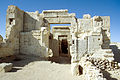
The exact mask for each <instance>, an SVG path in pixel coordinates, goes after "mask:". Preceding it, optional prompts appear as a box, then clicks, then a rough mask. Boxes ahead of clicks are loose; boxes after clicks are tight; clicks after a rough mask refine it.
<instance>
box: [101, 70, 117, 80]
mask: <svg viewBox="0 0 120 80" xmlns="http://www.w3.org/2000/svg"><path fill="white" fill-rule="evenodd" d="M101 71H102V70H101ZM102 73H103V77H104V78H106V79H107V80H118V79H116V78H112V77H111V74H110V73H109V72H107V71H102Z"/></svg>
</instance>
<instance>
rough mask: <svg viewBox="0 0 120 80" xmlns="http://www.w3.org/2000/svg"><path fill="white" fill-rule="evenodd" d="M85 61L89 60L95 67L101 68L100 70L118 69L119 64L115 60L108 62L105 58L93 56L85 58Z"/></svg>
mask: <svg viewBox="0 0 120 80" xmlns="http://www.w3.org/2000/svg"><path fill="white" fill-rule="evenodd" d="M86 60H87V61H90V62H91V63H92V64H93V65H94V66H96V67H97V68H99V69H101V70H109V71H110V70H115V69H119V68H120V67H119V65H118V63H117V62H114V61H112V62H110V61H109V60H107V59H104V60H102V59H100V58H99V59H95V58H91V57H89V58H87V59H86Z"/></svg>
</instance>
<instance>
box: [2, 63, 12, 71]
mask: <svg viewBox="0 0 120 80" xmlns="http://www.w3.org/2000/svg"><path fill="white" fill-rule="evenodd" d="M12 66H13V64H12V63H1V64H0V71H2V70H4V71H5V72H8V71H11V69H12Z"/></svg>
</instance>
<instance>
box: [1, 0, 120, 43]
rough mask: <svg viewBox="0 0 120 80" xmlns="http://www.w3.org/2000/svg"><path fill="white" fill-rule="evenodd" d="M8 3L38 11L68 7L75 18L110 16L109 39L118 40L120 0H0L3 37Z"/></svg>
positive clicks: (23, 8) (119, 32) (25, 9)
mask: <svg viewBox="0 0 120 80" xmlns="http://www.w3.org/2000/svg"><path fill="white" fill-rule="evenodd" d="M9 5H16V6H18V7H19V8H20V9H22V10H24V11H29V12H31V11H33V12H34V11H36V10H38V11H39V12H40V13H41V12H42V10H48V9H68V10H69V13H76V17H77V18H82V16H83V14H90V15H91V16H92V17H93V16H95V15H98V16H110V18H111V24H110V25H111V41H112V42H120V0H0V35H2V36H3V37H5V24H6V10H7V7H8V6H9Z"/></svg>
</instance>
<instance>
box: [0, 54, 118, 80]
mask: <svg viewBox="0 0 120 80" xmlns="http://www.w3.org/2000/svg"><path fill="white" fill-rule="evenodd" d="M60 61H63V62H64V63H63V62H59V61H58V62H57V63H55V62H51V61H45V60H43V59H41V58H40V57H35V56H28V55H27V56H26V55H20V56H19V57H18V58H17V59H15V60H14V61H13V62H12V63H13V64H14V65H13V69H12V71H10V72H5V73H4V72H0V80H85V77H84V75H81V76H72V74H71V71H70V70H71V69H70V63H68V62H65V61H67V60H65V61H64V60H63V59H61V60H60ZM103 73H104V77H107V80H120V70H116V71H109V73H108V72H106V71H103Z"/></svg>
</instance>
